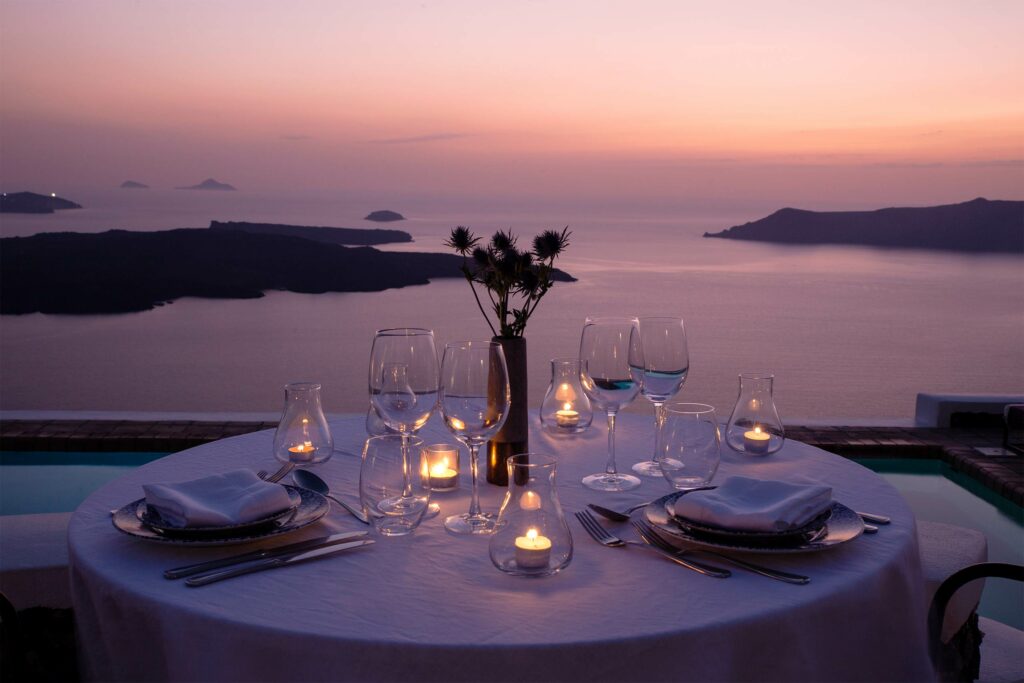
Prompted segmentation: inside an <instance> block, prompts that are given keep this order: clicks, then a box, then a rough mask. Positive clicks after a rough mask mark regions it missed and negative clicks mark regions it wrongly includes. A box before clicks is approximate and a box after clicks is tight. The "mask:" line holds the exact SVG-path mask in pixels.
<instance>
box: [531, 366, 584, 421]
mask: <svg viewBox="0 0 1024 683" xmlns="http://www.w3.org/2000/svg"><path fill="white" fill-rule="evenodd" d="M593 421H594V410H593V408H591V406H590V399H589V398H587V394H586V392H585V391H583V385H582V384H580V361H579V359H578V358H552V359H551V384H550V385H549V386H548V391H547V393H546V394H544V401H543V402H542V403H541V404H540V422H541V425H542V426H543V428H544V431H546V432H547V433H549V434H556V435H557V434H578V433H580V432H582V431H584V430H585V429H587V427H589V426H590V423H591V422H593Z"/></svg>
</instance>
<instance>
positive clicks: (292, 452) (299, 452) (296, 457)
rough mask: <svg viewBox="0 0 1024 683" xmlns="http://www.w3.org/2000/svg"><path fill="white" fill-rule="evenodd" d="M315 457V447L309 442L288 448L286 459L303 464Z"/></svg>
mask: <svg viewBox="0 0 1024 683" xmlns="http://www.w3.org/2000/svg"><path fill="white" fill-rule="evenodd" d="M315 455H316V447H315V446H314V445H313V443H312V442H310V441H307V442H306V443H300V444H298V445H297V446H291V447H289V448H288V459H289V460H292V461H296V462H305V461H307V460H312V459H313V456H315Z"/></svg>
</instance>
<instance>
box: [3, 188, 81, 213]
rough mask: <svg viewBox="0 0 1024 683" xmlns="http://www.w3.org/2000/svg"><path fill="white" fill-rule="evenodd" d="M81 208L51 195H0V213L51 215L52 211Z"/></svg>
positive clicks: (21, 193)
mask: <svg viewBox="0 0 1024 683" xmlns="http://www.w3.org/2000/svg"><path fill="white" fill-rule="evenodd" d="M81 208H82V205H81V204H76V203H74V202H72V201H69V200H67V199H64V198H63V197H58V196H57V195H56V194H52V193H51V194H36V193H35V192H5V193H3V194H2V195H0V213H53V212H54V211H64V210H66V209H81Z"/></svg>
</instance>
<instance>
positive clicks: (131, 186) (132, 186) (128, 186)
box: [121, 180, 149, 190]
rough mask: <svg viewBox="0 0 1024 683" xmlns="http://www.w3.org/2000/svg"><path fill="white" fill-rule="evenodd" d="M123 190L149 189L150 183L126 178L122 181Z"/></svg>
mask: <svg viewBox="0 0 1024 683" xmlns="http://www.w3.org/2000/svg"><path fill="white" fill-rule="evenodd" d="M121 189H122V190H148V189H149V185H146V184H145V183H137V182H135V181H134V180H126V181H124V182H123V183H121Z"/></svg>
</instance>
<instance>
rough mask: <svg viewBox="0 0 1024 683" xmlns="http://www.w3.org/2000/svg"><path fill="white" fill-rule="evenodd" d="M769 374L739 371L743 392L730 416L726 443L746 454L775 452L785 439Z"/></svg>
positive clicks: (772, 380)
mask: <svg viewBox="0 0 1024 683" xmlns="http://www.w3.org/2000/svg"><path fill="white" fill-rule="evenodd" d="M774 382H775V377H774V376H773V375H771V374H770V373H762V372H744V373H741V374H740V393H739V397H738V398H737V399H736V406H735V407H734V408H733V409H732V415H730V416H729V424H728V426H727V427H726V431H725V433H726V437H725V438H726V442H727V443H728V444H729V447H730V448H732V449H733V450H734V451H738V452H740V453H746V454H747V455H769V454H771V453H775V452H776V451H778V450H779V449H780V448H782V444H783V443H785V441H786V431H785V430H784V429H783V428H782V420H780V419H779V413H778V411H777V410H776V408H775V399H774V397H773V395H772V394H773V391H774V388H773V385H774Z"/></svg>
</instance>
